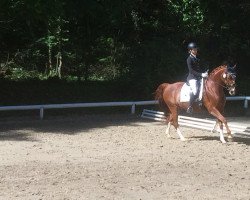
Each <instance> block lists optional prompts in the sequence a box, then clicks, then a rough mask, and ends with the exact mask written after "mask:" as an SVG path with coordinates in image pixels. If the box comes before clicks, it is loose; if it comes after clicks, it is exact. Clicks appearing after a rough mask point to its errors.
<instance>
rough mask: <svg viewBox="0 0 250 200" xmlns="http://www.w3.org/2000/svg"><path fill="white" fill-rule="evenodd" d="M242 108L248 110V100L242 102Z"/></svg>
mask: <svg viewBox="0 0 250 200" xmlns="http://www.w3.org/2000/svg"><path fill="white" fill-rule="evenodd" d="M244 108H245V109H248V99H247V98H246V99H245V101H244Z"/></svg>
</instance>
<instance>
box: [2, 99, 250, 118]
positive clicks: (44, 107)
mask: <svg viewBox="0 0 250 200" xmlns="http://www.w3.org/2000/svg"><path fill="white" fill-rule="evenodd" d="M249 100H250V96H236V97H227V101H244V105H243V106H244V108H245V109H247V108H248V101H249ZM155 104H158V101H130V102H99V103H69V104H45V105H22V106H0V111H11V110H40V119H43V118H44V112H45V110H47V109H65V108H91V107H113V106H130V107H131V113H132V114H134V113H135V109H136V106H140V105H155Z"/></svg>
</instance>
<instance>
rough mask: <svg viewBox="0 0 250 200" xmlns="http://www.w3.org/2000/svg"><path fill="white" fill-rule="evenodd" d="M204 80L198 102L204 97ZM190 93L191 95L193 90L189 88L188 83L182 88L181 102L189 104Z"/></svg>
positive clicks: (202, 80)
mask: <svg viewBox="0 0 250 200" xmlns="http://www.w3.org/2000/svg"><path fill="white" fill-rule="evenodd" d="M203 82H204V79H201V87H200V90H199V97H198V100H199V101H201V100H202V95H203V88H204V85H203ZM190 93H191V88H190V86H188V85H187V84H186V83H185V84H184V85H183V86H182V88H181V94H180V102H189V101H190Z"/></svg>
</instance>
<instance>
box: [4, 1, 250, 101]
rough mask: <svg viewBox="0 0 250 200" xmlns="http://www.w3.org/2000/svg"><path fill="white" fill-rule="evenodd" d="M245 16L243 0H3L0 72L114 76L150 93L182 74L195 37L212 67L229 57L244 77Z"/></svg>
mask: <svg viewBox="0 0 250 200" xmlns="http://www.w3.org/2000/svg"><path fill="white" fill-rule="evenodd" d="M249 17H250V3H248V2H247V1H244V0H239V1H233V0H229V1H226V0H221V1H217V0H210V1H208V0H205V1H201V0H161V1H154V0H146V1H142V0H75V1H70V0H60V1H59V0H51V1H43V0H36V1H33V0H11V1H7V0H2V1H0V41H1V43H0V44H1V45H0V50H1V51H0V66H1V74H2V75H1V78H2V79H3V78H5V79H11V80H18V81H20V80H28V79H41V80H48V79H57V78H59V79H62V80H71V81H73V82H74V81H75V80H77V81H78V82H81V81H83V80H84V81H89V80H92V81H93V80H99V81H118V80H119V83H121V82H125V83H128V82H129V83H130V84H131V85H133V87H134V88H135V90H136V89H137V90H138V91H140V92H141V93H142V94H144V95H146V96H147V95H148V97H150V95H151V93H152V92H153V91H154V89H155V88H156V86H157V85H158V84H159V83H161V82H173V81H177V80H185V78H186V77H185V75H186V73H187V69H186V63H185V60H186V56H187V54H186V45H187V43H188V42H190V41H196V42H197V43H198V44H199V46H200V47H201V57H202V60H205V61H209V63H210V64H211V65H210V68H212V67H215V66H217V65H219V64H221V62H222V61H224V60H225V59H227V58H228V57H230V56H231V57H233V58H234V60H236V62H237V63H238V65H239V69H238V74H239V77H240V78H241V79H243V80H245V79H244V77H247V76H249V67H248V66H249V60H248V58H249V56H250V38H249V35H250V29H249V27H250V20H249ZM6 71H8V73H6ZM2 72H3V73H2ZM9 72H10V73H9ZM245 82H247V81H242V82H240V85H241V88H246V87H245V86H246V85H247V83H245ZM242 91H244V93H246V89H242Z"/></svg>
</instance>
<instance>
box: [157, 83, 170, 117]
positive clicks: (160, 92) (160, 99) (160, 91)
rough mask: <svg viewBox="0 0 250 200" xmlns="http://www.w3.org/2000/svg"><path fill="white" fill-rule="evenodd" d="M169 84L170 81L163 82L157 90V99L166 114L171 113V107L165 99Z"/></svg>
mask: <svg viewBox="0 0 250 200" xmlns="http://www.w3.org/2000/svg"><path fill="white" fill-rule="evenodd" d="M167 86H168V83H163V84H161V85H159V87H158V88H157V89H156V91H155V100H158V102H159V106H160V108H161V109H162V111H163V112H164V114H165V116H167V115H168V114H169V108H168V106H167V104H166V103H165V101H164V99H163V92H164V89H165V88H166V87H167Z"/></svg>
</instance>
